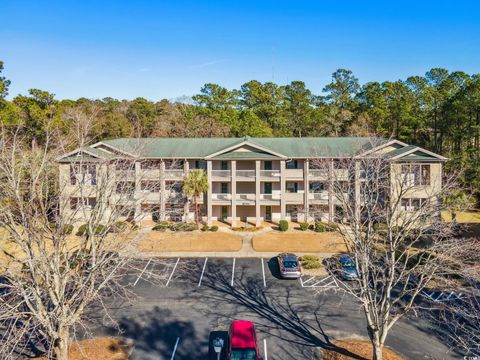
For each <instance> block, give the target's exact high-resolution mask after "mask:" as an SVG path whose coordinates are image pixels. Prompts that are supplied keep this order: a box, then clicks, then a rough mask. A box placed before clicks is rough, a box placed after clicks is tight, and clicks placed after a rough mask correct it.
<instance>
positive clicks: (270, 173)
mask: <svg viewBox="0 0 480 360" xmlns="http://www.w3.org/2000/svg"><path fill="white" fill-rule="evenodd" d="M260 177H263V178H280V170H260Z"/></svg>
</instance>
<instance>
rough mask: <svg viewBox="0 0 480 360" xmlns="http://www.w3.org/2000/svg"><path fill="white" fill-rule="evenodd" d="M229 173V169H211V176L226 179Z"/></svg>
mask: <svg viewBox="0 0 480 360" xmlns="http://www.w3.org/2000/svg"><path fill="white" fill-rule="evenodd" d="M231 175H232V173H231V172H230V170H212V177H217V178H225V179H228V178H230V176H231Z"/></svg>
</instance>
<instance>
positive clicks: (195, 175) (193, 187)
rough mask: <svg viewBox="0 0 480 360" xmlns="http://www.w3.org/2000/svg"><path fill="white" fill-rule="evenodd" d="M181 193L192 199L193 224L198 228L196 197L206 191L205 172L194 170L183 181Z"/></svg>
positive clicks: (206, 180)
mask: <svg viewBox="0 0 480 360" xmlns="http://www.w3.org/2000/svg"><path fill="white" fill-rule="evenodd" d="M182 188H183V192H184V193H185V194H186V195H187V196H188V197H189V198H192V197H193V203H194V205H195V222H196V223H197V226H199V224H200V221H199V211H198V197H199V196H200V195H201V194H202V193H204V192H206V191H208V179H207V174H206V173H205V171H203V170H201V169H194V170H192V171H190V172H189V173H188V175H186V176H185V179H184V180H183V186H182Z"/></svg>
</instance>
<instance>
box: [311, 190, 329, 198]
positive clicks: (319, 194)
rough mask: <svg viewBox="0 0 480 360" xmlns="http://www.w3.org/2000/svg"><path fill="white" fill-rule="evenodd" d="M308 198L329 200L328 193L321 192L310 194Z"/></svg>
mask: <svg viewBox="0 0 480 360" xmlns="http://www.w3.org/2000/svg"><path fill="white" fill-rule="evenodd" d="M308 198H309V199H310V200H328V191H321V192H318V193H309V194H308Z"/></svg>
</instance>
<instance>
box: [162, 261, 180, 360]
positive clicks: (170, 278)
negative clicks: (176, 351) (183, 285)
mask: <svg viewBox="0 0 480 360" xmlns="http://www.w3.org/2000/svg"><path fill="white" fill-rule="evenodd" d="M179 261H180V258H178V259H177V262H176V263H175V266H174V267H173V270H172V273H171V274H170V276H169V277H168V281H167V284H166V285H165V286H168V284H169V283H170V280H172V276H173V273H174V272H175V269H176V268H177V265H178V262H179ZM172 359H173V358H172Z"/></svg>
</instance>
